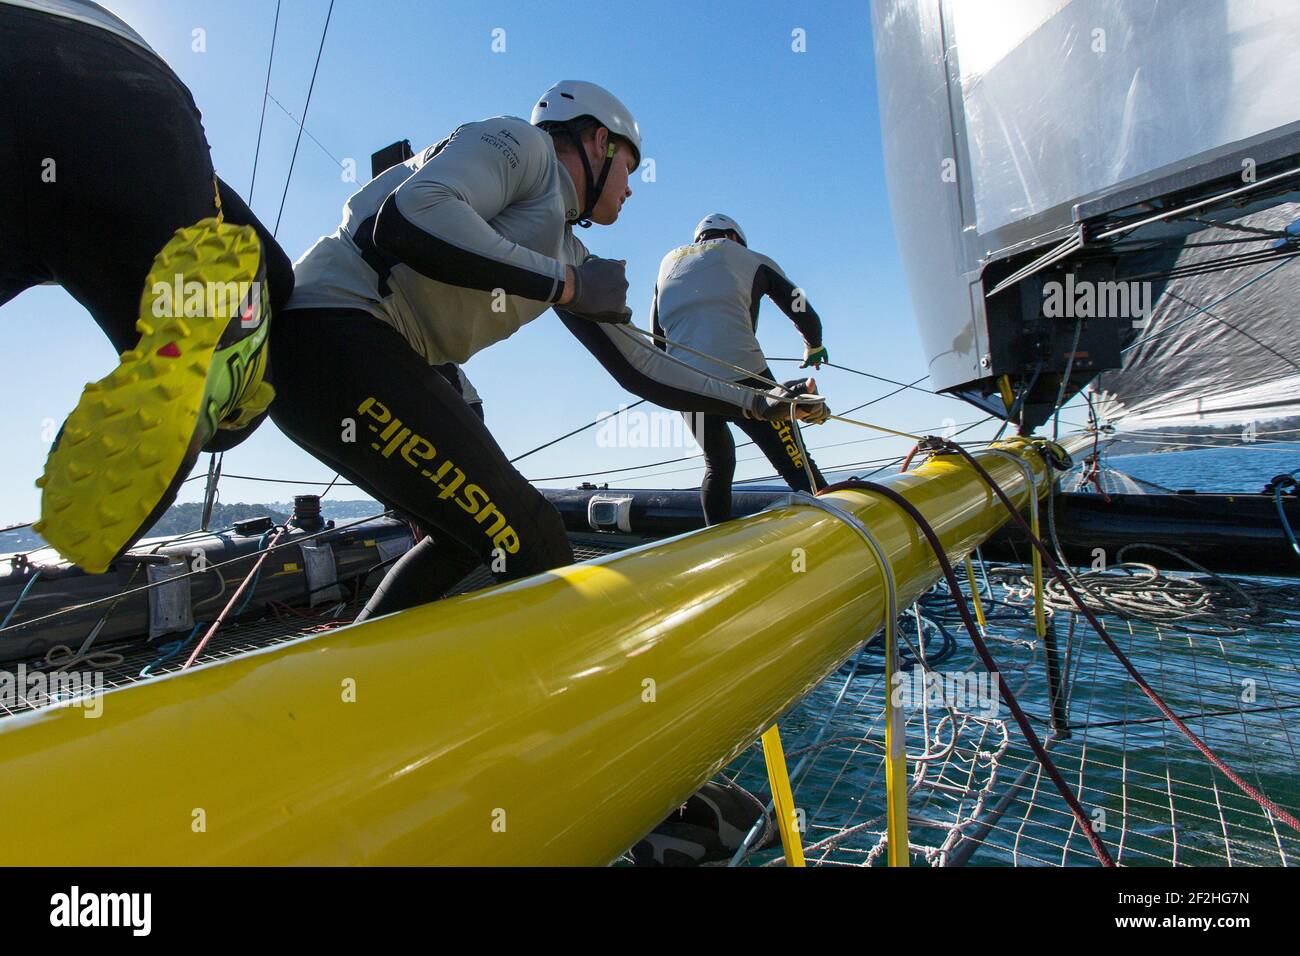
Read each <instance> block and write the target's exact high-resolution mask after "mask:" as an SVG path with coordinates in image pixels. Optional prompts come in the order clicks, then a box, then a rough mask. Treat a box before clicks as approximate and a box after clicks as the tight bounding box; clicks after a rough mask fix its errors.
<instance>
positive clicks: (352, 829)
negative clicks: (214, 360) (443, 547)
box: [0, 440, 1047, 865]
mask: <svg viewBox="0 0 1300 956" xmlns="http://www.w3.org/2000/svg"><path fill="white" fill-rule="evenodd" d="M999 447H1001V448H1002V449H1003V450H1004V451H1007V452H1011V453H1012V454H1013V455H1014V456H1016V457H1018V458H1021V459H1022V460H1023V461H1025V462H1026V463H1027V464H1028V465H1029V466H1030V467H1031V468H1032V470H1033V473H1034V475H1035V480H1036V483H1037V485H1038V487H1039V490H1040V492H1041V491H1044V490H1045V488H1046V482H1045V481H1044V479H1045V478H1046V477H1047V473H1046V466H1045V465H1044V463H1043V461H1042V459H1041V458H1040V456H1039V455H1038V454H1037V453H1036V452H1034V451H1032V450H1031V449H1030V448H1029V447H1028V445H1027V444H1026V443H1025V442H1023V441H1021V440H1012V441H1009V442H1004V443H1002V444H1001V445H1000V446H999ZM977 457H979V458H980V461H981V463H982V464H983V465H984V467H985V468H986V469H987V470H988V471H989V472H990V473H991V474H992V475H993V477H994V478H995V479H996V480H997V481H998V482H999V483H1000V484H1001V485H1002V486H1003V488H1005V489H1006V491H1007V493H1008V494H1009V495H1010V496H1011V497H1012V499H1013V500H1015V501H1016V502H1017V504H1018V505H1021V506H1024V505H1026V504H1027V503H1028V502H1029V499H1030V494H1031V492H1030V489H1029V488H1028V487H1027V484H1026V480H1025V472H1024V470H1023V468H1022V467H1020V466H1019V465H1018V464H1017V462H1015V461H1012V460H1010V459H1009V458H1008V457H1007V456H1005V455H1000V454H996V453H992V452H985V453H981V454H980V455H979V456H977ZM884 481H885V482H887V483H888V484H890V485H891V486H892V487H894V488H896V489H898V490H899V491H900V492H902V493H903V494H904V495H905V496H906V497H907V498H908V499H909V500H910V501H912V502H913V503H914V504H915V505H916V506H917V507H918V508H919V509H920V510H921V512H922V513H923V514H925V515H926V517H927V518H928V519H929V520H930V521H931V522H932V523H933V525H934V528H935V530H936V531H937V533H938V534H939V536H940V538H941V539H942V541H943V543H944V546H945V548H946V549H947V551H948V553H949V554H950V555H951V556H953V557H954V558H955V559H958V560H959V559H960V558H961V557H962V556H964V555H966V554H967V553H969V552H970V551H971V550H972V549H973V548H975V547H976V546H977V545H979V544H980V543H981V542H982V541H983V540H984V539H985V538H986V537H988V535H990V534H991V533H992V532H993V531H995V530H996V529H997V528H998V527H999V526H1000V525H1001V524H1002V523H1003V521H1004V520H1006V512H1005V510H1004V509H1003V508H1002V506H1001V504H999V503H998V502H997V501H996V500H995V499H994V497H993V495H992V494H991V492H990V491H989V490H988V488H987V487H986V486H985V485H984V484H983V483H982V482H981V480H980V479H979V477H978V476H977V475H975V473H974V472H973V471H972V469H971V468H970V467H969V466H968V465H966V464H964V463H963V462H962V461H961V460H960V459H958V458H956V457H954V456H940V457H938V458H934V459H932V460H930V461H929V462H927V463H926V464H924V465H923V466H921V467H920V468H918V469H916V470H915V471H913V472H910V473H908V474H905V475H898V476H894V477H891V478H886V479H884ZM827 497H828V498H829V499H830V500H831V501H832V502H833V503H834V504H835V505H838V506H839V507H841V508H843V509H846V510H848V511H850V512H852V513H853V515H855V516H856V517H857V518H858V519H860V520H861V521H862V522H863V523H864V524H865V525H866V526H867V527H868V528H869V529H870V530H871V533H872V534H873V535H874V536H875V537H876V539H877V540H878V541H879V543H880V544H881V546H882V547H883V550H884V552H885V554H886V555H887V556H888V559H889V561H890V563H891V566H892V570H893V576H894V579H895V581H896V586H897V598H898V607H899V608H903V607H907V606H908V605H909V604H910V603H911V602H912V601H913V600H915V599H916V598H917V597H918V596H920V595H921V594H922V593H923V592H924V591H925V590H926V589H927V588H929V587H930V586H931V585H932V584H933V583H934V582H935V580H936V579H937V578H938V576H939V569H938V564H937V562H936V561H935V558H934V555H933V554H932V552H931V551H930V548H929V546H928V545H927V544H926V542H925V540H924V539H923V538H922V536H921V534H920V532H919V531H918V530H917V529H916V527H915V526H914V525H913V524H912V522H911V521H910V520H909V519H908V518H907V517H906V516H905V515H904V514H902V512H901V511H900V510H899V509H898V508H897V507H896V506H895V505H893V504H891V503H890V502H887V501H882V500H880V499H879V498H878V497H876V496H873V495H871V494H868V493H864V492H860V491H844V492H835V493H832V494H831V495H829V496H827ZM885 605H886V594H885V592H884V584H883V579H882V575H881V569H880V567H879V566H878V564H877V561H876V559H875V558H874V557H873V555H872V552H871V550H870V549H869V548H868V547H867V545H866V543H865V542H864V540H863V538H862V536H861V535H860V534H859V532H858V531H856V530H854V528H852V527H851V526H850V525H849V524H848V523H846V522H845V521H844V520H843V519H842V518H840V517H837V516H836V515H834V514H831V513H828V512H826V511H823V510H819V509H817V508H813V507H807V506H801V505H792V506H789V507H781V508H778V509H776V510H773V511H768V512H764V513H762V514H758V515H754V516H752V517H749V518H745V519H743V520H738V521H733V522H729V523H727V524H723V525H719V526H716V527H712V528H708V529H705V530H702V531H697V532H693V533H691V534H686V535H681V536H679V537H676V538H672V539H670V540H668V541H665V542H661V543H658V544H655V545H653V546H648V547H642V548H637V549H634V550H632V551H626V552H623V553H621V554H617V555H611V556H609V557H607V558H602V559H600V560H597V561H593V562H591V563H587V564H579V565H573V566H571V567H567V568H563V569H560V570H557V571H554V572H551V573H548V574H544V575H539V576H536V577H533V578H529V579H526V580H523V581H517V582H514V583H511V584H507V585H502V586H499V587H494V588H491V589H488V590H485V591H480V592H476V593H473V594H467V595H464V596H462V597H458V598H453V599H451V600H447V601H442V602H439V603H436V604H432V605H427V606H425V607H421V608H417V609H414V610H410V611H405V612H403V613H400V614H395V615H391V616H389V617H385V618H380V619H378V620H375V621H371V622H367V623H365V624H361V625H356V626H352V627H346V628H343V629H340V630H338V631H334V632H331V633H329V634H325V635H323V636H317V637H311V638H304V639H302V640H299V641H296V642H294V643H291V644H287V645H281V646H278V647H275V648H271V649H268V650H265V651H261V652H257V653H252V654H248V655H246V656H242V657H238V658H235V659H232V660H228V661H223V662H219V663H213V664H207V665H204V666H201V667H196V668H194V669H192V670H190V671H187V672H185V673H181V674H176V675H174V676H169V677H164V678H161V679H158V680H153V681H148V682H145V683H141V684H137V685H134V686H130V687H126V688H124V689H122V690H117V691H112V692H110V693H108V694H107V695H106V696H105V697H104V699H103V707H102V716H101V717H99V718H98V719H88V718H86V717H85V716H83V713H84V711H83V710H81V709H78V708H65V709H56V710H43V711H37V712H33V713H29V714H26V715H22V716H18V717H14V718H10V719H6V720H3V721H0V779H3V780H4V781H5V785H4V786H3V787H0V864H3V865H15V864H24V865H30V864H37V865H65V864H74V865H82V864H150V865H170V864H424V863H433V864H511V865H537V864H605V863H608V862H610V861H611V860H613V859H615V858H617V857H618V855H619V854H620V853H622V852H623V851H624V850H625V849H626V848H627V847H628V846H630V845H631V844H632V843H634V842H635V841H636V840H638V839H639V838H640V837H641V836H642V835H644V834H645V833H646V832H647V831H648V830H649V829H650V828H651V827H653V826H654V825H655V824H656V823H657V822H658V821H659V820H661V819H662V818H663V817H665V816H666V815H667V814H668V813H669V812H670V811H671V810H672V809H673V808H674V807H675V806H677V805H679V804H680V803H681V802H682V801H684V800H685V798H686V797H687V796H689V795H690V794H691V793H692V792H693V791H694V790H695V789H696V788H697V787H698V786H699V785H700V784H702V783H703V782H704V781H706V780H708V779H709V778H710V777H711V776H713V775H714V774H715V773H716V772H717V771H718V770H719V769H720V768H721V767H723V766H724V765H725V764H727V763H728V762H729V761H730V760H732V759H733V758H734V757H735V756H736V755H737V754H739V753H740V752H741V751H742V750H743V749H744V748H745V747H747V746H749V745H750V744H752V743H753V742H754V741H755V740H756V739H757V738H758V737H759V736H760V735H761V734H762V733H763V732H764V730H766V729H767V728H768V727H771V726H772V724H773V723H774V722H775V721H776V719H777V718H778V717H779V716H780V715H781V714H782V713H783V712H785V711H786V710H787V709H788V708H789V707H791V706H792V705H793V704H795V703H796V702H797V701H798V700H799V699H800V698H801V697H802V696H803V695H804V694H806V693H807V692H808V691H809V690H811V689H812V688H813V687H814V686H816V685H817V683H818V682H819V681H821V680H822V679H823V678H824V677H826V676H827V675H828V674H829V673H831V672H832V671H833V670H835V668H836V667H838V666H839V665H840V664H841V663H842V662H843V661H844V660H845V659H846V658H847V657H848V656H849V655H850V654H852V653H853V652H854V651H855V650H856V649H857V648H858V647H859V645H860V644H861V643H862V641H863V639H864V638H865V637H866V636H867V635H869V634H871V633H872V632H874V631H875V630H876V629H877V628H878V627H879V626H880V625H881V623H882V618H883V615H884V608H885Z"/></svg>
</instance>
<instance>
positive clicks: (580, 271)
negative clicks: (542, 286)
mask: <svg viewBox="0 0 1300 956" xmlns="http://www.w3.org/2000/svg"><path fill="white" fill-rule="evenodd" d="M564 308H565V309H566V310H567V311H569V312H572V313H573V314H574V315H579V316H581V317H582V318H584V319H590V320H591V321H593V322H613V323H618V324H622V323H625V322H631V321H632V310H631V309H629V308H628V307H627V263H626V262H624V261H623V260H622V259H601V258H600V257H598V256H587V258H586V259H584V260H583V261H582V264H581V265H577V266H574V267H573V298H572V299H570V300H569V301H568V302H567V303H566V304H565V305H564Z"/></svg>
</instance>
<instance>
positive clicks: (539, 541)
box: [271, 309, 573, 616]
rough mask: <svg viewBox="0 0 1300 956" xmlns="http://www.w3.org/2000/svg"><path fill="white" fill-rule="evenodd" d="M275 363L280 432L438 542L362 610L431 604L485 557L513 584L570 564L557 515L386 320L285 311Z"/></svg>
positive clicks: (274, 336) (420, 550)
mask: <svg viewBox="0 0 1300 956" xmlns="http://www.w3.org/2000/svg"><path fill="white" fill-rule="evenodd" d="M271 365H272V367H273V368H274V369H275V382H276V399H275V401H274V402H273V403H272V405H271V418H272V419H273V420H274V421H275V423H276V424H277V425H278V426H279V427H280V429H281V430H282V431H283V432H284V433H285V434H286V435H288V436H289V437H290V438H291V439H293V441H294V442H296V443H297V444H298V445H300V446H302V447H303V448H304V449H306V450H307V451H308V452H310V453H311V454H312V455H314V456H315V457H317V458H319V459H320V460H321V461H323V462H325V463H326V464H328V465H329V466H330V467H331V468H334V469H335V470H336V471H338V472H339V474H341V475H343V476H344V477H345V478H347V479H348V480H349V481H352V482H353V483H354V484H356V485H357V486H358V487H359V488H361V489H362V490H363V491H365V492H367V493H368V494H371V495H373V496H374V497H375V498H377V499H378V500H379V501H381V502H383V503H384V504H385V505H387V506H389V507H392V508H395V509H397V510H398V511H400V512H402V513H404V514H406V515H408V516H410V517H411V518H413V519H414V520H416V521H417V522H418V523H419V524H421V525H422V526H423V527H424V528H425V529H427V530H428V531H429V533H430V536H431V538H432V539H433V542H434V543H433V544H428V545H425V544H424V543H423V542H422V543H421V545H420V546H419V547H417V548H416V549H415V550H414V551H412V552H411V553H410V554H408V555H407V556H406V557H404V558H403V559H402V560H401V561H399V562H398V564H397V565H396V566H395V567H394V569H393V571H392V572H390V574H389V577H388V578H386V579H385V581H384V583H383V585H382V586H381V592H382V593H378V594H377V595H376V600H374V601H372V602H371V605H370V606H369V607H368V609H367V615H366V616H372V615H374V614H376V613H388V612H389V611H394V610H400V609H402V608H403V607H409V606H411V605H412V604H418V603H423V602H425V601H432V600H435V599H436V598H438V597H440V596H441V595H442V593H443V592H444V591H445V590H446V588H447V587H449V586H450V585H451V584H454V583H455V581H456V580H458V579H459V577H460V576H462V575H463V574H464V572H466V571H468V570H470V569H472V568H473V567H474V566H475V565H477V564H478V563H484V564H487V565H488V566H489V567H492V568H493V571H494V572H495V573H496V575H497V577H498V579H500V580H511V579H514V578H519V577H524V576H527V575H530V574H537V573H540V572H542V571H547V570H550V569H551V568H555V567H560V566H562V565H566V564H569V563H571V562H572V561H573V552H572V550H571V548H570V547H569V541H568V538H567V537H566V535H565V532H564V523H563V521H562V520H561V518H560V515H559V513H558V512H557V511H556V510H555V508H554V507H553V506H552V505H551V504H550V502H548V501H547V500H546V498H545V497H543V496H542V494H541V493H540V492H538V491H537V490H536V489H535V488H533V486H532V485H530V484H529V483H528V481H527V480H526V479H525V478H524V477H523V476H522V475H521V474H519V472H518V471H516V470H515V468H514V466H513V465H511V464H510V462H509V461H508V460H507V459H506V456H505V453H504V452H503V451H502V450H501V448H500V446H498V445H497V443H496V440H495V439H494V438H493V437H492V434H491V433H490V432H489V431H488V430H487V428H485V427H484V425H483V422H482V421H481V420H480V418H479V417H478V415H477V414H476V413H475V412H474V411H473V410H471V408H470V407H469V405H467V404H466V403H465V401H464V400H463V399H462V398H461V396H460V394H459V392H458V390H457V389H456V388H454V387H453V386H452V384H451V383H450V380H449V378H448V377H446V376H444V374H443V373H442V372H441V371H440V370H439V369H438V368H436V367H434V366H430V365H429V364H428V363H427V362H425V360H424V359H423V358H421V357H420V356H419V355H417V354H416V353H415V352H414V351H412V349H411V347H410V346H409V345H408V344H407V342H406V340H405V339H403V338H402V336H401V335H400V334H399V333H398V332H396V331H395V330H394V329H393V328H391V327H390V326H388V325H386V324H384V323H383V322H380V321H379V320H378V319H375V318H373V317H372V316H370V315H368V314H366V313H365V312H360V311H355V310H349V309H313V310H292V311H288V312H285V313H284V314H283V315H281V316H280V319H279V320H278V321H277V322H275V323H273V324H272V326H271Z"/></svg>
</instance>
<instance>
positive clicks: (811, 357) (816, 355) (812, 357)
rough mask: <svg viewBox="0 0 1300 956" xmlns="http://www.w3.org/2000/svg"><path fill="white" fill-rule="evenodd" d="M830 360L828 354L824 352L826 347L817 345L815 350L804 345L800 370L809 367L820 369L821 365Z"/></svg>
mask: <svg viewBox="0 0 1300 956" xmlns="http://www.w3.org/2000/svg"><path fill="white" fill-rule="evenodd" d="M830 360H831V356H830V353H829V352H827V351H826V346H824V345H819V346H817V347H816V348H812V347H811V346H808V345H805V346H804V347H803V364H802V365H800V366H799V367H800V368H807V367H808V366H809V365H811V366H812V367H813V368H821V367H822V363H824V362H829V361H830Z"/></svg>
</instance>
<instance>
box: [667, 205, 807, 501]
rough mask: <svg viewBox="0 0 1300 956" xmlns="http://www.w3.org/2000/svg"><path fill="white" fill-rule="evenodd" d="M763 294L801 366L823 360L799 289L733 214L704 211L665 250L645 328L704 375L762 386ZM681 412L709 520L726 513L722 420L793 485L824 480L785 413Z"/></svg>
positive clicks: (729, 443)
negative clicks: (793, 337)
mask: <svg viewBox="0 0 1300 956" xmlns="http://www.w3.org/2000/svg"><path fill="white" fill-rule="evenodd" d="M764 297H767V298H769V299H771V300H772V301H773V302H775V303H776V305H777V307H778V308H780V309H781V311H782V312H784V313H785V314H786V316H787V317H789V319H790V321H791V322H793V323H794V324H795V327H796V328H798V330H799V333H800V335H802V337H803V340H804V361H803V365H802V367H803V368H807V367H809V366H813V367H820V366H821V364H822V363H823V362H827V361H829V359H828V357H827V353H826V348H825V346H824V345H823V344H822V323H821V318H820V317H819V316H818V315H817V312H816V311H815V310H814V309H813V307H812V306H811V305H810V304H809V303H808V301H807V299H806V297H805V296H804V295H803V293H802V291H801V290H799V289H798V288H796V287H795V285H794V283H792V282H791V281H790V280H789V279H788V278H787V277H786V274H785V272H783V271H782V269H781V267H780V266H779V265H777V264H776V262H774V261H773V260H772V259H770V258H768V257H767V256H765V255H763V254H761V253H758V252H754V251H753V250H751V249H750V248H749V243H748V241H747V240H746V238H745V233H744V230H742V229H741V228H740V224H739V223H737V222H736V220H734V219H732V218H731V217H730V216H726V215H723V214H722V213H720V212H715V213H710V214H709V215H707V216H705V217H704V218H703V219H702V220H700V222H699V224H698V225H697V226H696V227H695V232H694V234H693V241H692V242H691V243H689V244H687V245H684V246H678V247H677V248H676V249H673V250H672V251H671V252H669V253H668V254H667V255H666V256H664V258H663V262H662V263H660V265H659V276H658V279H657V280H656V282H655V293H654V305H653V306H652V308H651V315H650V321H651V328H652V330H653V331H654V333H655V334H656V335H658V336H661V337H664V338H667V339H668V340H669V341H668V342H667V343H663V342H661V343H660V348H664V349H666V351H667V353H668V354H669V355H671V356H673V357H675V358H677V359H678V360H680V361H682V362H685V363H686V364H688V365H691V366H694V367H695V368H698V369H700V370H701V371H702V372H705V373H707V374H709V375H715V376H718V377H719V378H722V379H726V380H728V381H732V382H735V383H737V384H740V385H748V386H751V387H760V386H762V385H763V383H762V382H761V381H759V380H758V378H756V376H761V377H762V378H764V379H768V380H772V379H773V376H772V370H771V369H770V368H768V364H767V359H766V358H764V357H763V349H762V348H761V346H760V345H759V344H758V335H757V332H758V309H759V305H760V303H761V302H762V300H763V298H764ZM787 384H788V385H795V384H797V383H793V382H791V383H787ZM686 419H687V421H688V422H689V423H690V425H691V430H692V432H693V433H694V435H695V438H696V441H698V442H699V444H700V447H701V449H702V450H703V451H704V478H703V481H702V482H701V485H700V501H701V505H702V506H703V509H704V518H705V521H706V522H708V523H709V524H717V523H719V522H721V521H726V520H728V519H729V518H730V517H731V482H732V478H733V477H734V475H735V471H736V443H735V439H733V438H732V435H731V430H730V428H729V427H728V426H729V425H736V426H737V427H738V428H740V429H741V430H742V431H743V432H745V434H746V435H748V436H749V438H750V439H751V440H752V441H753V443H754V444H755V445H756V446H758V449H759V451H761V452H763V454H764V455H765V456H766V457H767V459H768V461H770V462H771V463H772V465H773V466H774V467H775V468H776V470H777V472H778V473H779V474H780V475H781V477H782V478H783V479H785V481H786V483H787V484H788V485H790V487H791V488H793V489H795V490H796V491H817V490H818V489H819V488H821V487H823V486H824V485H825V481H824V480H823V478H822V474H821V472H820V471H819V470H818V469H817V465H816V463H815V462H813V461H812V459H811V458H808V459H807V460H806V461H805V452H804V449H803V447H802V443H801V442H799V441H798V438H797V436H796V434H795V431H794V429H795V428H796V427H797V426H796V425H795V424H793V423H791V422H788V421H771V422H758V421H753V420H751V419H747V418H745V417H744V416H741V415H735V414H729V413H723V414H720V415H719V414H709V413H701V412H687V413H686Z"/></svg>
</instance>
